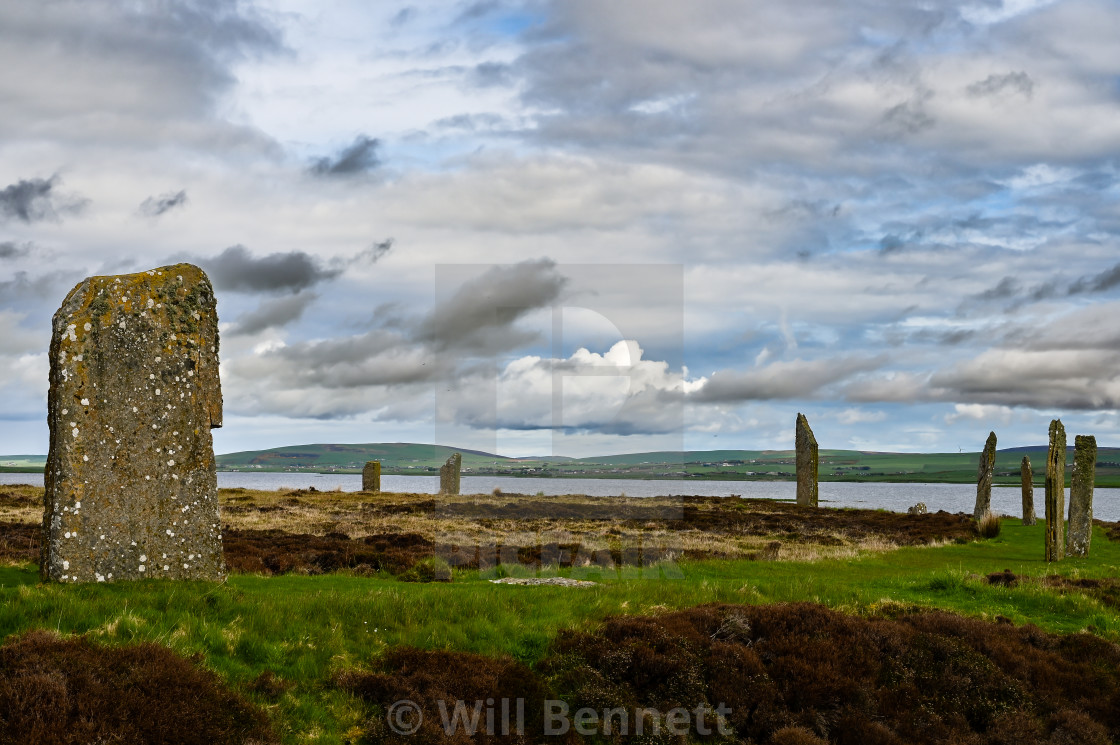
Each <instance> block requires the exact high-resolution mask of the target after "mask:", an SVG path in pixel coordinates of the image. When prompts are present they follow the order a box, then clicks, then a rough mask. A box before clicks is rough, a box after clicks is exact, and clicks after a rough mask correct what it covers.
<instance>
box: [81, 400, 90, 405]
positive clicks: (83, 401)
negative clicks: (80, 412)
mask: <svg viewBox="0 0 1120 745" xmlns="http://www.w3.org/2000/svg"><path fill="white" fill-rule="evenodd" d="M82 406H89V399H88V398H83V399H82Z"/></svg>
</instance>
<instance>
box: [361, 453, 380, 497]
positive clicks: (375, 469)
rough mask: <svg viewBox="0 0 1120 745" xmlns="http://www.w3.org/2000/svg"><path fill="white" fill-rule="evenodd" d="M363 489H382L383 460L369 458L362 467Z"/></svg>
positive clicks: (374, 490)
mask: <svg viewBox="0 0 1120 745" xmlns="http://www.w3.org/2000/svg"><path fill="white" fill-rule="evenodd" d="M362 491H370V492H379V491H381V461H379V460H367V461H366V465H365V468H363V469H362Z"/></svg>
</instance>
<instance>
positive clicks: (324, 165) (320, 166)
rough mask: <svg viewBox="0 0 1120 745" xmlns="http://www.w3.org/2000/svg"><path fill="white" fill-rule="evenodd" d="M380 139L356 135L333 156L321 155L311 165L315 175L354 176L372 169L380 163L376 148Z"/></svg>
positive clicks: (379, 143) (379, 144)
mask: <svg viewBox="0 0 1120 745" xmlns="http://www.w3.org/2000/svg"><path fill="white" fill-rule="evenodd" d="M380 146H381V141H380V140H377V139H374V138H372V137H369V136H367V135H358V136H357V137H356V138H355V139H354V142H353V143H352V144H350V145H348V146H347V147H345V148H343V149H342V150H340V151H339V152H338V153H337V154H336V155H334V156H333V157H323V158H320V159H318V160H317V161H315V163H314V164H313V165H312V166H311V172H312V173H314V174H315V175H317V176H354V175H357V174H361V173H367V172H369V171H372V170H373V169H375V168H377V167H378V166H379V165H381V159H380V158H379V157H378V156H377V149H378V148H379V147H380Z"/></svg>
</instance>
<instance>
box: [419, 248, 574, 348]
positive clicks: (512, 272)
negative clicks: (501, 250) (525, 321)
mask: <svg viewBox="0 0 1120 745" xmlns="http://www.w3.org/2000/svg"><path fill="white" fill-rule="evenodd" d="M566 283H567V280H566V278H565V277H564V276H563V275H561V274H560V272H559V271H557V269H556V263H555V262H554V261H551V260H548V259H541V260H537V261H525V262H522V263H520V264H515V265H513V266H496V267H493V268H491V269H489V270H487V271H486V272H485V273H484V274H483V275H482V276H480V277H477V278H475V279H472V280H470V281H468V282H466V283H464V284H463V285H462V286H461V287H459V288H458V289H457V290H455V292H454V293H453V294H452V295H451V297H449V298H446V299H442V300H439V301H438V303H437V305H436V307H435V308H434V309H433V311H432V313H431V314H430V315H428V316H427V317H426V318H424V319H423V321H422V322H421V323H420V325H419V327H418V329H417V332H418V337H419V338H420V339H423V340H425V341H426V342H428V343H430V344H432V345H434V346H435V347H436V348H437V349H452V348H454V349H459V350H463V351H470V352H475V353H480V354H494V353H497V352H499V351H501V350H507V349H513V348H516V347H518V346H521V345H524V344H527V343H529V342H531V341H532V340H533V339H535V338H536V335H535V334H533V333H530V332H526V331H519V330H517V329H515V328H514V326H513V324H514V323H515V322H516V321H517V320H518V319H519V318H521V317H523V316H524V315H526V314H527V313H529V312H531V311H533V310H536V309H538V308H545V307H548V306H550V305H552V304H553V303H554V302H555V301H556V300H557V299H558V298H559V297H560V294H561V291H562V290H563V289H564V286H565V284H566Z"/></svg>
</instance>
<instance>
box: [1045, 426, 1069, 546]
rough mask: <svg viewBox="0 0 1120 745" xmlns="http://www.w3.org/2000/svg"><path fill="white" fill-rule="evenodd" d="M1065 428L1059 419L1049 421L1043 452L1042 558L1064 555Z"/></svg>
mask: <svg viewBox="0 0 1120 745" xmlns="http://www.w3.org/2000/svg"><path fill="white" fill-rule="evenodd" d="M1065 501H1066V428H1065V427H1063V426H1062V420H1061V419H1055V420H1053V421H1052V422H1050V449H1049V450H1048V451H1047V453H1046V560H1047V561H1061V560H1062V559H1064V558H1065V552H1066V542H1065V540H1064V535H1063V533H1064V532H1065V524H1064V523H1065V517H1066V515H1065V512H1066V510H1065Z"/></svg>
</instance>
